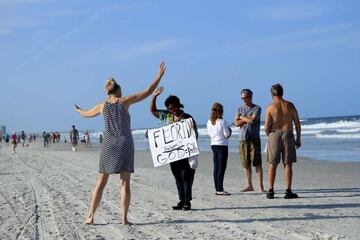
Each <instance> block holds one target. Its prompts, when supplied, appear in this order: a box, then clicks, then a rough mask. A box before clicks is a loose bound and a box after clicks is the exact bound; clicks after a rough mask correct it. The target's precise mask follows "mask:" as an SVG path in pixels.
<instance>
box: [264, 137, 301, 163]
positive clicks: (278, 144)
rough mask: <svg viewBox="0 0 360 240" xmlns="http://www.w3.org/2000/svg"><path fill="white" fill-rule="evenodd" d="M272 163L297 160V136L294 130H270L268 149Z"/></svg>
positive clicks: (267, 155)
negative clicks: (295, 136)
mask: <svg viewBox="0 0 360 240" xmlns="http://www.w3.org/2000/svg"><path fill="white" fill-rule="evenodd" d="M266 158H267V161H268V162H269V163H270V164H274V163H280V159H282V162H283V163H291V162H296V148H295V138H294V134H293V132H281V131H276V132H270V134H269V136H268V143H267V149H266Z"/></svg>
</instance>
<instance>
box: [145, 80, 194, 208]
mask: <svg viewBox="0 0 360 240" xmlns="http://www.w3.org/2000/svg"><path fill="white" fill-rule="evenodd" d="M163 90H164V88H163V87H159V88H157V89H156V90H155V92H154V93H153V95H152V99H151V103H150V112H151V113H152V114H153V115H154V116H155V117H156V118H159V119H160V122H161V124H162V125H167V124H171V123H174V122H179V121H181V120H183V119H189V118H191V119H192V121H193V123H194V130H195V133H196V138H197V137H198V132H197V126H196V122H195V120H194V119H193V117H192V116H191V115H190V114H188V113H185V112H184V111H183V110H182V108H184V105H182V104H181V103H180V99H179V98H178V97H177V96H175V95H170V96H169V97H168V98H167V99H166V100H165V107H166V110H159V109H157V107H156V99H157V97H158V96H159V95H160V94H161V93H162V91H163ZM170 168H171V172H172V174H173V175H174V178H175V181H176V187H177V190H178V195H179V200H180V201H179V203H178V204H177V205H176V206H172V208H173V209H174V210H185V211H187V210H191V200H192V185H193V182H194V175H195V169H192V168H191V167H190V164H189V158H184V159H181V160H178V161H175V162H171V163H170Z"/></svg>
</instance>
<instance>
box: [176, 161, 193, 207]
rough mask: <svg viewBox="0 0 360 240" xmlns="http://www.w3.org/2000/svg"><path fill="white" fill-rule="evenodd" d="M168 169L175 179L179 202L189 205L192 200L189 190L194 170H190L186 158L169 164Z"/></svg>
mask: <svg viewBox="0 0 360 240" xmlns="http://www.w3.org/2000/svg"><path fill="white" fill-rule="evenodd" d="M170 168H171V171H172V173H173V175H174V177H175V181H176V187H177V190H178V194H179V200H180V201H181V202H183V203H189V202H190V201H191V199H192V193H191V188H192V182H193V178H194V173H195V170H193V169H191V168H190V165H189V161H188V159H187V158H185V159H181V160H179V161H176V162H171V163H170Z"/></svg>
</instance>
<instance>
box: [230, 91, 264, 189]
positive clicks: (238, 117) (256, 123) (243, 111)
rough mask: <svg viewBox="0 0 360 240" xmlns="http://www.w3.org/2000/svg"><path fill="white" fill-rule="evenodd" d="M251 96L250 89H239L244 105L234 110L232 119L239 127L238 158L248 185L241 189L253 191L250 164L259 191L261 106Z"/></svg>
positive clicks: (260, 172) (261, 175) (260, 183)
mask: <svg viewBox="0 0 360 240" xmlns="http://www.w3.org/2000/svg"><path fill="white" fill-rule="evenodd" d="M252 96H253V93H252V91H251V90H250V89H243V90H242V91H241V99H242V100H243V101H244V105H242V106H241V107H239V108H238V109H237V110H236V114H235V119H234V123H235V126H236V127H240V139H239V140H240V143H239V150H240V159H241V161H242V165H243V168H244V173H245V176H246V180H247V183H248V186H247V187H246V188H245V189H243V190H242V191H243V192H248V191H254V187H253V185H252V177H251V175H252V170H251V165H252V166H253V167H255V169H256V173H257V175H258V178H259V185H260V192H264V186H263V170H262V164H261V142H260V114H261V108H260V107H259V106H258V105H256V104H254V103H253V102H252Z"/></svg>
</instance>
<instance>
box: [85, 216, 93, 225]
mask: <svg viewBox="0 0 360 240" xmlns="http://www.w3.org/2000/svg"><path fill="white" fill-rule="evenodd" d="M93 223H94V218H93V217H88V218H87V219H86V220H85V221H84V222H83V224H86V225H91V224H93Z"/></svg>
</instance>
